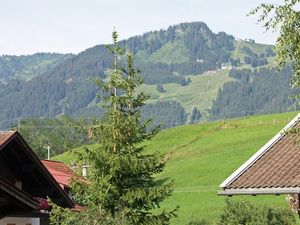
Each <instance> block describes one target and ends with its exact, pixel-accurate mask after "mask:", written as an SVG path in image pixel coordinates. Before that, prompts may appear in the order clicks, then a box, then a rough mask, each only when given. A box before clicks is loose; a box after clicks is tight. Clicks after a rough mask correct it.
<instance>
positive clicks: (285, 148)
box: [227, 134, 300, 189]
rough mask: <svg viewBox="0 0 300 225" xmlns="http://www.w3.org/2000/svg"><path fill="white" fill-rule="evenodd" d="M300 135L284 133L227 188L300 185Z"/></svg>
mask: <svg viewBox="0 0 300 225" xmlns="http://www.w3.org/2000/svg"><path fill="white" fill-rule="evenodd" d="M299 138H300V136H299V135H295V134H286V135H285V136H283V137H282V138H281V139H280V140H279V141H278V142H277V143H276V144H275V145H273V146H272V147H271V148H270V149H269V151H267V152H266V153H265V154H264V155H263V156H262V157H261V158H259V159H258V160H257V161H256V162H255V163H254V164H253V165H252V166H250V167H249V168H248V169H247V170H246V171H245V172H244V173H243V174H241V175H240V176H239V177H238V178H237V179H236V180H234V181H233V182H232V183H231V184H230V185H229V186H228V187H227V188H228V189H231V188H278V187H300V148H299V147H298V144H297V143H296V141H297V140H299Z"/></svg>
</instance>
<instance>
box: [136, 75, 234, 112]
mask: <svg viewBox="0 0 300 225" xmlns="http://www.w3.org/2000/svg"><path fill="white" fill-rule="evenodd" d="M228 73H229V70H228V69H223V70H218V71H216V73H211V74H209V73H205V74H202V75H198V76H188V77H189V78H190V79H191V81H192V82H191V83H190V84H189V85H186V86H181V85H179V84H175V83H169V84H164V85H163V87H164V89H165V92H163V93H159V92H158V91H157V90H156V85H145V84H144V85H142V86H141V87H140V89H141V90H143V91H145V92H146V93H149V94H151V99H150V100H149V101H148V103H155V102H157V101H172V100H174V101H177V102H179V103H180V104H181V105H182V106H183V107H184V108H185V110H186V111H187V113H191V111H192V109H193V107H194V106H195V107H197V108H198V109H199V110H200V111H201V113H203V115H204V116H206V117H207V116H208V110H209V109H211V106H212V103H213V100H215V99H216V97H217V94H218V91H219V89H221V88H222V87H223V85H224V84H225V83H226V82H228V81H234V80H235V79H234V78H231V77H229V75H228Z"/></svg>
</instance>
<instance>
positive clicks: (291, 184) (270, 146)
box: [218, 114, 300, 212]
mask: <svg viewBox="0 0 300 225" xmlns="http://www.w3.org/2000/svg"><path fill="white" fill-rule="evenodd" d="M299 128H300V114H298V115H297V116H296V117H295V118H294V119H293V120H292V121H291V122H290V123H289V124H287V125H286V126H285V127H284V128H283V129H282V130H281V131H280V132H279V133H278V134H276V135H275V136H274V137H273V138H272V139H271V140H270V141H269V142H267V143H266V144H265V145H264V146H263V147H262V148H261V149H259V150H258V151H257V152H256V153H255V154H254V155H253V156H252V157H251V158H250V159H249V160H248V161H246V162H245V163H244V164H243V165H242V166H241V167H240V168H238V169H237V170H236V171H235V172H234V173H233V174H231V175H230V176H229V177H228V178H227V179H226V180H225V181H224V182H223V183H222V184H221V185H220V188H221V189H222V190H220V191H219V192H218V194H219V195H227V196H232V195H266V194H269V195H280V194H288V195H289V199H290V200H291V202H290V204H291V206H292V207H293V208H294V209H295V210H297V211H298V212H299V197H300V148H299V144H300V143H299V141H300V129H299Z"/></svg>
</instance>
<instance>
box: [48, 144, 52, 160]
mask: <svg viewBox="0 0 300 225" xmlns="http://www.w3.org/2000/svg"><path fill="white" fill-rule="evenodd" d="M47 150H48V160H50V150H51V149H50V146H49V145H48V147H47Z"/></svg>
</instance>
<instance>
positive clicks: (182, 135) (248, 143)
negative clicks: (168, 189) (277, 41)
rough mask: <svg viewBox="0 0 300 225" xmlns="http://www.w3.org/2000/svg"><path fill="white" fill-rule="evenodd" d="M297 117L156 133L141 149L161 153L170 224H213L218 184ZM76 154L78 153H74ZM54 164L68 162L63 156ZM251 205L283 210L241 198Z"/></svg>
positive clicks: (265, 200) (272, 200)
mask: <svg viewBox="0 0 300 225" xmlns="http://www.w3.org/2000/svg"><path fill="white" fill-rule="evenodd" d="M296 114H297V112H290V113H283V114H274V115H263V116H252V117H248V118H239V119H233V120H229V121H219V122H213V123H204V124H196V125H189V126H182V127H175V128H171V129H167V130H163V131H162V132H160V133H159V134H158V135H157V136H156V137H155V138H154V139H153V140H152V141H149V142H147V143H145V144H146V146H147V147H146V150H147V151H149V152H153V151H159V152H162V153H165V154H166V157H168V159H169V161H168V163H167V166H166V168H165V171H164V172H163V173H162V174H159V176H158V177H157V178H158V179H169V180H173V179H174V180H175V190H174V193H173V195H172V196H171V197H170V198H169V199H168V200H167V201H165V202H164V203H163V205H162V207H164V208H168V209H172V208H174V207H176V206H177V205H179V206H180V209H179V211H178V217H177V218H175V219H173V221H172V224H174V225H182V224H186V223H187V222H188V221H191V220H192V218H206V219H208V220H210V221H211V222H216V221H217V220H218V216H219V215H220V213H221V211H222V208H223V207H224V205H225V198H226V197H222V196H218V195H217V191H218V190H219V185H220V184H221V182H222V181H223V180H225V179H226V178H227V177H228V176H229V175H230V174H231V173H232V172H233V171H235V170H236V169H237V168H238V167H239V166H240V165H241V164H242V163H244V162H245V161H246V160H247V159H248V158H249V157H250V156H251V155H253V154H254V153H255V152H256V151H257V150H258V149H259V148H260V147H261V146H263V145H264V144H265V143H266V142H267V141H268V140H269V139H271V138H272V137H273V136H274V135H275V134H276V133H277V132H279V131H280V130H281V129H282V128H283V127H284V126H285V125H286V124H287V123H288V121H289V120H291V119H292V118H293V117H294V116H295V115H296ZM77 150H78V149H77ZM54 159H55V160H62V161H64V162H67V163H69V162H71V161H73V160H74V154H72V152H67V153H65V154H63V155H60V156H57V157H54ZM232 198H233V199H237V200H238V199H239V200H240V199H245V200H248V201H251V202H254V203H256V204H262V205H267V206H274V207H288V206H287V203H286V201H285V196H284V195H282V196H255V197H254V196H243V197H237V196H234V197H232Z"/></svg>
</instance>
